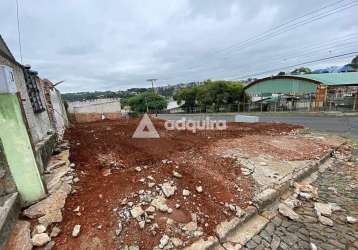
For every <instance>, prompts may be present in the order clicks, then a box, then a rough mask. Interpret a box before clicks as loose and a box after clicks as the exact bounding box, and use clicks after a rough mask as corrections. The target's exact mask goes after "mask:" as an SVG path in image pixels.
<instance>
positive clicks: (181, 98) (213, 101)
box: [174, 80, 248, 112]
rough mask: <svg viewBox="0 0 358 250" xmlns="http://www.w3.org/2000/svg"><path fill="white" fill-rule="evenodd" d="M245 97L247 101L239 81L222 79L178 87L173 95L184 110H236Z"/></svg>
mask: <svg viewBox="0 0 358 250" xmlns="http://www.w3.org/2000/svg"><path fill="white" fill-rule="evenodd" d="M245 99H246V101H247V100H248V96H245V93H244V86H243V84H242V83H241V82H232V81H223V80H218V81H212V80H207V81H204V83H203V84H201V85H197V86H192V87H187V88H182V89H179V90H178V91H177V92H176V93H175V95H174V100H176V101H177V103H178V105H181V108H182V109H184V111H185V112H192V110H197V109H200V110H205V111H206V110H208V109H209V110H211V111H214V112H218V111H220V108H222V107H226V108H227V107H232V110H228V111H238V107H239V103H240V102H244V100H245Z"/></svg>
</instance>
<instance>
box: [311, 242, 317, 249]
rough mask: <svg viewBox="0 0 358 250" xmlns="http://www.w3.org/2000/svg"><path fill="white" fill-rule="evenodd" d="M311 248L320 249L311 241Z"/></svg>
mask: <svg viewBox="0 0 358 250" xmlns="http://www.w3.org/2000/svg"><path fill="white" fill-rule="evenodd" d="M310 247H311V250H318V248H317V246H316V245H315V244H314V243H312V242H311V243H310Z"/></svg>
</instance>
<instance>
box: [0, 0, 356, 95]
mask: <svg viewBox="0 0 358 250" xmlns="http://www.w3.org/2000/svg"><path fill="white" fill-rule="evenodd" d="M338 2H339V3H338ZM352 2H353V4H357V1H356V0H345V1H327V0H314V1H312V0H296V1H294V0H290V1H288V0H250V1H246V0H245V1H239V0H237V1H234V0H221V1H217V0H205V1H204V0H195V1H194V0H192V1H189V0H161V1H159V0H150V1H149V0H142V1H136V0H127V1H122V0H120V1H118V0H106V1H98V0H76V1H73V0H36V1H30V0H19V4H20V22H21V34H22V49H23V64H30V65H32V68H33V69H35V70H37V71H39V73H40V76H41V77H43V78H48V79H50V80H51V81H53V82H56V81H60V80H65V82H64V83H63V84H61V85H59V89H60V90H61V91H62V92H78V91H93V90H125V89H127V88H132V87H148V86H149V83H148V82H146V79H148V78H158V79H159V80H158V85H160V86H163V85H167V84H176V83H180V82H190V81H200V80H204V79H209V78H211V79H240V77H245V78H247V76H248V75H251V74H257V73H259V72H265V71H269V70H271V69H276V68H280V67H283V66H285V65H294V64H298V63H301V62H306V61H310V60H315V59H320V58H324V57H330V56H334V55H338V54H342V53H348V52H352V51H358V15H357V13H358V6H351V5H350V4H351V3H352ZM334 3H338V4H336V5H330V6H328V7H326V8H324V9H322V14H321V16H324V15H325V13H326V14H328V13H332V12H334V11H338V12H337V13H334V14H332V15H329V16H327V17H320V16H319V14H320V12H319V11H314V10H317V9H319V8H322V7H323V6H326V5H329V4H334ZM345 6H346V7H345ZM342 8H346V9H344V10H342ZM327 11H331V12H327ZM309 12H312V13H311V15H309V16H307V17H312V18H320V19H319V20H316V21H313V22H311V21H312V20H311V21H310V22H309V23H307V24H305V25H303V23H304V19H299V20H297V21H295V22H296V23H297V22H300V23H298V24H297V26H298V27H297V28H295V29H292V30H291V31H288V32H283V31H284V30H281V31H282V34H278V35H276V36H273V35H269V36H267V37H264V38H260V37H258V38H256V40H253V41H251V42H250V43H244V44H243V42H245V41H246V40H247V39H249V38H252V37H256V36H260V35H261V36H262V34H263V32H265V31H267V30H269V29H272V28H274V27H277V26H278V25H281V24H283V23H286V22H288V21H290V20H292V19H293V18H296V17H300V16H302V15H305V14H306V13H309ZM0 20H1V21H0V23H1V25H0V33H1V35H2V36H3V38H4V39H5V41H6V42H7V44H8V46H9V47H10V49H11V51H12V53H13V54H14V56H15V57H16V59H17V60H18V61H19V62H20V53H19V46H18V40H17V39H18V35H17V22H16V2H15V0H1V1H0ZM289 24H290V25H293V24H294V23H289ZM277 33H280V30H278V31H277ZM277 33H276V34H277ZM352 58H353V55H352V56H350V57H346V58H340V59H335V60H330V61H327V62H320V63H315V64H310V65H307V66H310V67H312V68H320V67H325V66H330V65H343V64H345V63H347V62H349V61H350V60H351V59H352ZM264 75H269V73H265V74H264ZM261 76H262V75H261Z"/></svg>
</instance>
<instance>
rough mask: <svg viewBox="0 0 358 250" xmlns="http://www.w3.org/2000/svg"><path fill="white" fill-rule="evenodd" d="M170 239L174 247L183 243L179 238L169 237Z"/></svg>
mask: <svg viewBox="0 0 358 250" xmlns="http://www.w3.org/2000/svg"><path fill="white" fill-rule="evenodd" d="M170 241H171V242H172V243H173V245H174V247H176V248H178V247H180V246H182V245H183V241H182V240H181V239H179V238H171V239H170Z"/></svg>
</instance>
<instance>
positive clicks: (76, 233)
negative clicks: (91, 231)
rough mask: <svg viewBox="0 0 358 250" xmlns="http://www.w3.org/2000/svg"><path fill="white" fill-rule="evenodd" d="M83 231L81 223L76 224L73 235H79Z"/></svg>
mask: <svg viewBox="0 0 358 250" xmlns="http://www.w3.org/2000/svg"><path fill="white" fill-rule="evenodd" d="M80 232H81V225H78V224H77V225H75V226H74V227H73V230H72V237H77V236H78V235H79V234H80Z"/></svg>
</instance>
